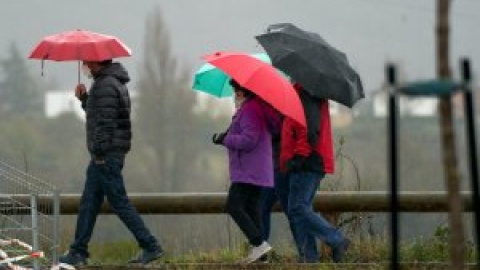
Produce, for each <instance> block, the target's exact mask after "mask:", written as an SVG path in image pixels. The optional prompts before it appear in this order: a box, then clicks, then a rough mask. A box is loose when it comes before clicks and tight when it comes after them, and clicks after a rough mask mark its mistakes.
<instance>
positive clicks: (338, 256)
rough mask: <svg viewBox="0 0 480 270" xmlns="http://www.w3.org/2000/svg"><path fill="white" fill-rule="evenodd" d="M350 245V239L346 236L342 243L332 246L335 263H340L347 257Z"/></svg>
mask: <svg viewBox="0 0 480 270" xmlns="http://www.w3.org/2000/svg"><path fill="white" fill-rule="evenodd" d="M349 246H350V240H349V239H348V238H345V240H343V241H342V242H341V243H340V244H338V245H337V246H336V247H334V248H332V259H333V262H334V263H339V262H340V261H342V259H343V257H345V253H346V252H347V249H348V247H349Z"/></svg>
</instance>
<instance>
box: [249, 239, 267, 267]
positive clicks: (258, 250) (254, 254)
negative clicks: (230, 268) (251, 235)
mask: <svg viewBox="0 0 480 270" xmlns="http://www.w3.org/2000/svg"><path fill="white" fill-rule="evenodd" d="M271 250H272V246H270V244H269V243H267V242H265V241H263V243H262V244H261V245H260V246H256V247H252V249H250V252H249V253H248V256H247V257H246V258H245V259H243V260H242V263H245V264H249V263H253V262H255V261H257V260H258V259H260V257H262V256H263V255H265V254H267V253H268V252H270V251H271Z"/></svg>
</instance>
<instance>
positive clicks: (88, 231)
mask: <svg viewBox="0 0 480 270" xmlns="http://www.w3.org/2000/svg"><path fill="white" fill-rule="evenodd" d="M83 70H84V73H86V75H87V76H89V77H93V84H92V86H91V88H90V90H89V92H88V93H87V91H86V88H85V85H83V84H79V85H77V87H76V89H75V95H76V96H77V98H78V99H79V100H80V101H81V102H82V107H83V109H84V110H85V112H86V116H87V122H86V129H87V148H88V151H89V152H90V155H91V161H90V164H89V165H88V168H87V179H86V182H85V188H84V190H83V194H82V199H81V202H80V208H79V213H78V218H77V227H76V231H75V240H74V242H73V243H72V245H71V246H70V250H69V252H68V253H67V254H66V255H64V256H62V257H60V262H62V263H67V264H71V265H76V266H78V265H84V264H86V262H87V258H88V257H89V253H88V242H89V241H90V238H91V235H92V231H93V227H94V225H95V221H96V219H97V216H98V213H99V211H100V208H101V205H102V203H103V200H104V197H105V196H106V197H107V200H108V202H109V204H110V205H111V207H112V209H113V211H114V212H115V214H116V215H117V216H118V217H119V218H120V219H121V220H122V222H123V223H124V224H125V225H126V226H127V228H128V229H129V230H130V232H132V234H133V235H134V236H135V239H136V240H137V242H138V243H139V246H140V247H141V248H142V250H143V251H142V252H141V253H140V254H139V256H138V257H137V258H135V259H133V260H131V261H130V262H131V263H142V264H147V263H149V262H151V261H153V260H155V259H157V258H159V257H160V256H162V255H163V250H162V248H161V246H160V245H159V243H158V241H157V240H156V239H155V237H154V236H153V235H152V234H151V233H150V231H149V230H148V228H147V227H146V226H145V223H144V222H143V220H142V218H141V217H140V215H139V214H138V212H137V210H136V209H135V208H134V207H133V205H132V204H131V203H130V200H129V199H128V197H127V193H126V190H125V185H124V181H123V177H122V169H123V165H124V160H125V155H126V154H127V153H128V151H129V150H130V144H131V138H132V133H131V124H130V97H129V94H128V89H127V87H126V85H125V84H126V83H127V82H129V81H130V78H129V76H128V73H127V71H126V70H125V69H124V68H123V66H122V65H121V64H120V63H113V62H112V61H111V60H106V61H103V62H87V61H84V62H83Z"/></svg>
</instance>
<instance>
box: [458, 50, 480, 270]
mask: <svg viewBox="0 0 480 270" xmlns="http://www.w3.org/2000/svg"><path fill="white" fill-rule="evenodd" d="M460 65H461V69H462V79H463V86H464V89H463V90H464V94H463V97H464V103H465V104H464V108H465V117H466V125H465V133H466V135H467V143H468V147H467V149H468V151H469V156H468V157H469V158H468V161H469V167H470V180H471V188H472V196H473V197H472V203H473V206H474V207H473V209H474V211H475V212H474V213H475V242H476V247H477V256H476V258H477V267H480V208H479V207H478V206H479V202H480V197H479V194H478V193H479V183H478V181H479V178H478V159H477V142H476V136H475V133H476V132H475V109H474V104H473V93H472V88H471V81H472V74H471V69H470V61H469V59H467V58H464V59H462V60H461V63H460Z"/></svg>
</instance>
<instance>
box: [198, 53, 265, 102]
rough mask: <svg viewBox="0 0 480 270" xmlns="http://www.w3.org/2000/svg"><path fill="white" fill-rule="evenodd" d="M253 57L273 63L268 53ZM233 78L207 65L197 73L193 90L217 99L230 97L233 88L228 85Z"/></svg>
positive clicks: (257, 54)
mask: <svg viewBox="0 0 480 270" xmlns="http://www.w3.org/2000/svg"><path fill="white" fill-rule="evenodd" d="M251 56H253V57H255V58H257V59H259V60H261V61H263V62H265V63H269V64H270V63H271V61H270V57H268V55H267V54H266V53H256V54H252V55H251ZM230 79H231V77H230V76H229V75H228V74H226V73H225V72H223V71H222V70H221V69H218V68H217V67H215V66H213V65H211V64H208V63H207V64H205V65H203V66H202V67H200V69H199V70H198V71H197V72H195V77H194V80H193V85H192V89H195V90H199V91H202V92H205V93H208V94H211V95H214V96H216V97H229V96H232V95H233V89H232V86H231V85H230V84H229V83H228V82H229V81H230Z"/></svg>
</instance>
